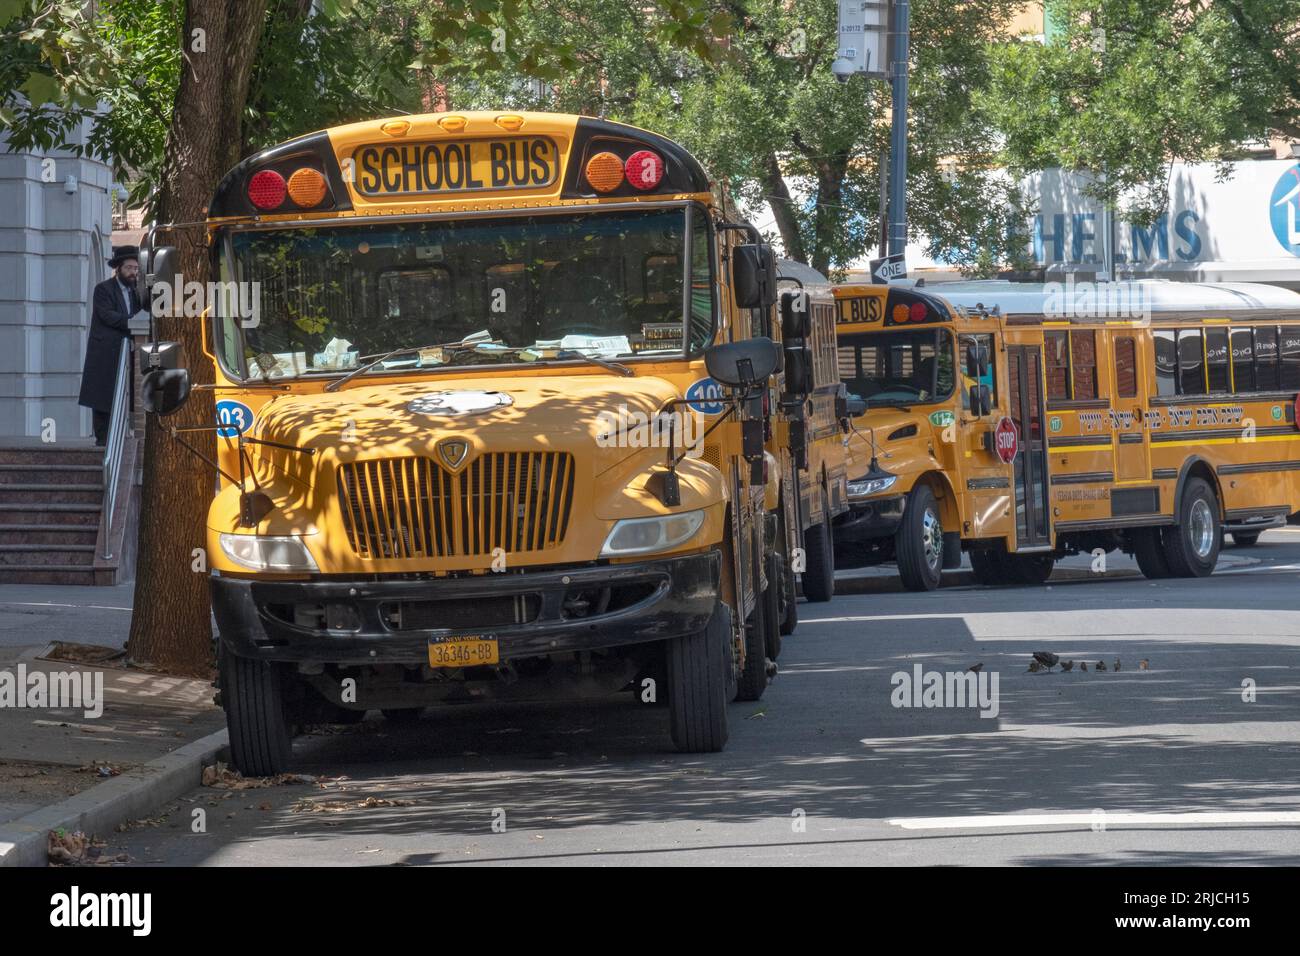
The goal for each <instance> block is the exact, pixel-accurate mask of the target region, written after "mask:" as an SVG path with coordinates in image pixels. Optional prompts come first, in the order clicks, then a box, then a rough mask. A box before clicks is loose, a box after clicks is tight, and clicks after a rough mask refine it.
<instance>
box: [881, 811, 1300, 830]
mask: <svg viewBox="0 0 1300 956" xmlns="http://www.w3.org/2000/svg"><path fill="white" fill-rule="evenodd" d="M1099 821H1101V822H1104V823H1105V825H1106V827H1107V828H1108V829H1109V828H1110V827H1112V826H1123V825H1125V824H1132V825H1144V824H1152V823H1165V824H1174V825H1180V826H1209V825H1211V824H1223V823H1300V811H1294V810H1226V811H1206V812H1198V813H1112V812H1110V811H1109V810H1106V811H1103V812H1102V813H1095V812H1093V811H1089V812H1087V813H1077V812H1076V813H990V814H983V815H980V816H973V817H897V818H895V819H892V820H889V821H888V822H889V823H890V824H891V825H893V826H896V827H902V828H903V829H904V830H982V829H992V828H995V827H1052V826H1079V825H1082V826H1088V827H1091V826H1093V825H1094V824H1095V823H1097V822H1099Z"/></svg>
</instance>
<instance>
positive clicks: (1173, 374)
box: [1151, 330, 1178, 395]
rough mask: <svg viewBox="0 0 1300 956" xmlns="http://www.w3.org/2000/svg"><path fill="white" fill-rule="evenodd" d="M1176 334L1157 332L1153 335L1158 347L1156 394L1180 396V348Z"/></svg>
mask: <svg viewBox="0 0 1300 956" xmlns="http://www.w3.org/2000/svg"><path fill="white" fill-rule="evenodd" d="M1176 334H1177V333H1175V332H1169V331H1162V330H1157V331H1155V332H1152V333H1151V337H1152V339H1154V341H1155V345H1156V394H1157V395H1177V394H1178V347H1177V346H1176V345H1175V338H1174V337H1175V335H1176Z"/></svg>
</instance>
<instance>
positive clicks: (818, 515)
mask: <svg viewBox="0 0 1300 956" xmlns="http://www.w3.org/2000/svg"><path fill="white" fill-rule="evenodd" d="M800 275H802V276H803V277H804V278H803V279H800V278H798V276H800ZM805 279H806V280H807V281H806V282H805V281H804V280H805ZM778 281H779V282H789V283H791V284H792V285H793V286H794V288H787V289H786V290H785V291H783V292H782V293H781V296H780V312H779V314H780V322H779V331H780V336H781V343H782V351H783V366H784V371H783V374H782V376H781V382H782V387H781V393H780V395H779V397H778V405H779V407H780V409H781V414H780V415H779V416H778V417H777V421H778V422H779V423H780V424H779V426H778V433H777V435H776V436H775V437H776V442H775V444H774V447H773V449H772V451H773V454H774V456H775V457H776V458H777V459H778V461H780V462H781V474H782V486H783V487H784V488H785V489H787V494H786V495H785V496H784V498H783V501H782V505H781V515H782V522H783V526H784V523H785V522H784V516H785V515H791V516H793V515H796V514H797V515H798V516H799V520H798V521H797V522H791V527H790V529H789V530H788V532H786V531H785V530H784V529H783V533H782V534H781V538H782V539H783V540H784V539H785V538H787V537H788V538H789V544H790V547H791V548H801V557H802V560H801V561H800V562H799V563H798V566H797V567H798V571H799V574H798V577H799V580H800V583H801V586H802V591H803V595H804V597H806V598H807V599H808V600H809V601H810V602H813V603H818V602H823V601H829V600H830V599H831V598H832V597H833V596H834V594H835V550H834V537H833V524H834V522H835V520H836V519H837V518H838V517H839V516H841V515H843V514H844V513H845V512H846V511H847V510H848V494H847V480H848V479H847V470H846V464H847V450H846V447H845V446H846V444H847V438H846V435H847V433H848V407H847V401H846V398H847V392H846V391H845V388H844V384H843V383H842V382H841V381H840V379H839V373H838V371H837V370H836V367H835V347H836V343H835V300H834V298H833V297H832V295H831V286H830V284H829V283H828V282H827V281H826V280H825V278H824V277H823V276H821V275H820V273H817V272H816V271H814V270H812V269H810V268H808V267H807V266H802V265H800V264H798V263H792V262H782V263H780V264H779V267H778ZM796 532H798V534H796ZM791 553H793V551H791ZM786 580H787V583H788V585H789V586H790V588H791V592H790V594H789V595H788V599H787V604H786V607H787V608H788V613H787V614H786V615H785V617H783V623H782V627H781V633H783V634H788V633H790V632H791V631H792V630H793V629H794V624H795V620H796V616H797V610H796V605H795V595H794V592H793V586H794V576H793V575H791V576H788V577H787V579H786Z"/></svg>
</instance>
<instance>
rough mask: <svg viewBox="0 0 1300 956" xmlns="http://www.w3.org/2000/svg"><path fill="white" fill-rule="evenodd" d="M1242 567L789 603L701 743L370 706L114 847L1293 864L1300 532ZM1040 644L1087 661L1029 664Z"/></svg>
mask: <svg viewBox="0 0 1300 956" xmlns="http://www.w3.org/2000/svg"><path fill="white" fill-rule="evenodd" d="M1238 553H1239V554H1240V553H1243V552H1238ZM1250 555H1251V556H1252V557H1254V558H1258V559H1260V563H1258V564H1255V565H1252V566H1249V567H1238V568H1235V569H1233V570H1231V571H1229V572H1227V573H1220V574H1216V575H1215V576H1214V577H1213V578H1211V579H1209V580H1190V581H1186V580H1178V581H1168V582H1149V581H1146V580H1144V579H1140V578H1139V579H1126V580H1083V581H1072V582H1069V583H1057V584H1054V585H1052V584H1049V585H1048V586H1046V587H1041V588H1014V589H989V588H978V587H957V588H945V589H943V590H940V591H938V592H935V593H933V594H929V595H916V594H908V593H887V594H859V595H853V596H844V597H838V598H836V599H835V600H834V601H833V602H831V603H829V604H819V605H811V604H801V606H800V612H801V621H800V625H799V629H798V631H797V632H796V634H795V635H794V636H793V637H791V638H788V639H787V641H786V645H785V650H784V652H783V654H782V656H781V660H780V662H779V663H780V665H781V673H780V675H779V676H778V677H777V678H776V680H775V682H774V683H773V684H772V685H771V686H770V687H769V688H768V690H767V694H766V696H765V697H764V699H763V700H762V701H761V702H759V703H757V704H733V705H732V706H731V709H730V721H731V741H730V744H729V746H728V748H727V750H726V751H725V752H724V753H722V754H717V755H708V756H682V755H679V754H676V753H673V752H672V751H671V749H670V748H669V745H668V735H667V714H666V712H665V711H664V710H663V709H661V708H659V709H656V708H649V707H644V706H639V705H637V704H635V703H634V702H633V701H632V700H631V698H630V696H628V695H622V696H620V697H617V698H613V699H610V700H605V701H601V702H597V703H589V704H584V705H577V706H575V705H566V706H550V705H548V706H531V707H522V708H521V707H518V706H516V707H513V708H499V709H494V710H490V711H489V710H483V709H473V710H471V709H468V708H464V709H456V710H451V711H446V712H442V713H437V712H429V713H427V714H426V716H425V717H424V719H423V720H422V721H421V722H420V723H419V724H417V725H414V726H406V727H403V726H395V725H390V724H387V723H385V722H383V721H382V720H380V719H379V718H378V716H377V715H375V716H373V717H372V718H371V719H370V720H368V721H367V722H366V723H364V724H362V725H360V726H359V727H357V728H349V729H348V730H347V731H346V732H339V733H327V734H320V735H315V736H311V737H306V738H300V739H299V741H298V743H297V745H296V748H295V754H296V759H297V766H296V767H295V770H296V771H298V772H301V773H304V774H311V775H319V776H321V777H324V778H330V779H325V780H323V781H321V782H320V783H318V784H316V785H303V784H298V785H288V786H279V787H274V788H270V789H262V790H246V791H238V792H230V791H221V790H216V789H210V788H206V789H205V788H200V789H197V790H195V791H192V792H191V793H190V794H188V795H187V796H186V797H185V798H183V799H182V800H180V801H178V802H177V803H175V804H173V805H172V806H171V808H170V812H168V813H165V814H162V815H160V816H159V817H157V818H155V819H153V820H151V821H148V822H146V823H144V824H142V825H140V826H137V827H134V828H132V829H131V830H129V831H127V832H125V833H121V834H116V835H115V836H114V837H113V838H112V839H111V840H110V845H111V846H112V847H113V848H114V849H122V850H125V851H126V852H127V853H129V854H130V855H131V857H132V858H133V859H134V860H135V861H136V862H138V863H143V864H148V863H169V864H208V865H232V864H257V865H275V864H281V863H283V864H322V865H325V864H342V865H370V866H373V865H393V864H400V865H467V864H482V863H495V864H552V865H555V864H560V865H563V864H598V865H600V864H624V865H637V864H656V865H710V864H719V863H729V864H780V863H806V864H907V865H922V864H945V865H953V864H957V865H961V864H985V865H987V864H994V865H996V864H1023V863H1035V864H1125V863H1149V864H1206V865H1231V864H1290V865H1296V864H1297V863H1300V812H1297V811H1300V666H1298V661H1300V657H1298V656H1297V645H1300V588H1298V585H1300V528H1294V529H1291V528H1289V529H1285V530H1280V531H1275V532H1269V533H1267V534H1265V536H1264V537H1263V538H1262V539H1261V542H1260V544H1259V545H1258V546H1257V547H1256V548H1253V549H1250ZM1036 650H1043V651H1051V652H1054V653H1056V654H1059V655H1060V656H1061V658H1062V660H1075V661H1077V662H1083V661H1087V662H1090V667H1089V670H1088V671H1087V672H1081V670H1080V667H1079V666H1078V665H1077V664H1076V666H1075V667H1074V669H1073V670H1072V671H1070V672H1069V673H1062V672H1060V670H1059V668H1057V669H1053V670H1052V671H1051V672H1050V673H1043V672H1039V673H1030V672H1027V664H1028V662H1029V661H1030V659H1031V656H1030V655H1031V652H1033V651H1036ZM1117 658H1118V659H1119V660H1120V661H1121V663H1122V669H1121V670H1120V672H1118V673H1116V672H1115V670H1114V668H1113V664H1114V661H1115V660H1116V659H1117ZM1142 659H1147V660H1149V669H1146V670H1142V669H1140V668H1139V661H1140V660H1142ZM1098 660H1104V661H1105V662H1106V664H1107V668H1108V669H1107V670H1106V671H1105V672H1102V673H1098V672H1097V671H1096V669H1095V663H1096V662H1097V661H1098ZM976 663H982V664H983V665H984V667H983V673H984V674H985V675H988V684H987V685H986V687H987V688H988V689H989V690H990V691H991V688H992V677H993V676H994V675H996V676H997V678H998V695H997V714H996V716H990V717H981V716H980V713H979V710H978V709H976V708H972V707H969V706H967V707H956V706H947V707H895V706H894V705H893V702H891V696H894V691H895V687H894V683H893V675H895V674H896V673H900V672H903V673H908V674H911V673H912V672H913V668H914V666H915V665H920V666H921V668H922V670H923V671H937V672H954V673H956V672H961V671H964V670H965V669H966V668H968V667H969V666H971V665H973V664H976ZM1243 681H1248V682H1253V688H1254V694H1253V699H1250V700H1247V699H1243V698H1250V697H1252V695H1251V694H1250V693H1247V692H1246V691H1245V690H1243ZM1249 686H1250V685H1249V684H1248V685H1247V687H1249ZM367 798H374V799H373V800H371V801H370V805H361V804H362V803H363V801H366V800H367ZM196 809H201V810H203V811H204V814H205V815H206V832H202V833H196V832H192V821H193V819H194V811H195V810H196ZM1162 814H1191V815H1192V816H1189V817H1178V816H1175V817H1164V816H1160V815H1162ZM494 824H495V825H496V826H495V829H494Z"/></svg>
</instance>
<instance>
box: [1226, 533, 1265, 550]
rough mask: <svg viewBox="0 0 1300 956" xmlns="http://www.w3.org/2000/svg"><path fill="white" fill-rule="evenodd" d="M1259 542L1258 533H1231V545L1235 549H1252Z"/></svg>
mask: <svg viewBox="0 0 1300 956" xmlns="http://www.w3.org/2000/svg"><path fill="white" fill-rule="evenodd" d="M1258 542H1259V532H1258V531H1251V532H1245V531H1234V532H1232V544H1233V547H1236V548H1253V547H1254V546H1255V545H1256V544H1257V543H1258Z"/></svg>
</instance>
